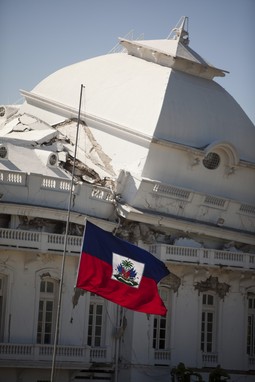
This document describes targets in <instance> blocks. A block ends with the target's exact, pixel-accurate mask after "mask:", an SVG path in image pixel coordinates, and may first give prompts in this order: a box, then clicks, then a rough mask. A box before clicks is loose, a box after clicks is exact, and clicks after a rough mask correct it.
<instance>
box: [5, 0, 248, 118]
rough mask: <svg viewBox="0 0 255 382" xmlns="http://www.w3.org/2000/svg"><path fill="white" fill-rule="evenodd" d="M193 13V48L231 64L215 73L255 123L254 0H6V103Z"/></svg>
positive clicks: (163, 31)
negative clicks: (130, 38)
mask: <svg viewBox="0 0 255 382" xmlns="http://www.w3.org/2000/svg"><path fill="white" fill-rule="evenodd" d="M182 16H188V17H189V34H190V47H191V48H192V49H194V50H195V51H196V52H197V53H199V54H200V55H201V56H202V57H203V58H205V59H206V60H207V61H209V62H210V63H211V64H213V65H214V66H217V67H219V68H221V69H225V70H228V71H229V72H230V74H227V76H226V77H224V78H219V79H216V81H217V82H219V83H220V84H221V85H222V86H223V87H224V88H225V89H226V90H227V91H228V92H229V93H230V94H231V95H232V96H233V97H234V98H235V99H236V101H237V102H238V103H239V104H240V106H241V107H242V108H243V109H244V111H245V112H246V114H247V115H248V116H249V118H250V119H251V120H252V121H253V123H255V70H254V67H255V48H254V47H255V0H127V1H125V0H0V39H1V51H0V104H12V103H20V102H22V98H21V96H20V94H19V89H23V90H27V91H30V90H32V89H33V88H34V86H35V85H36V84H38V83H39V82H40V81H41V80H42V79H43V78H45V77H47V76H48V75H50V74H51V73H53V72H55V71H56V70H58V69H61V68H62V67H64V66H67V65H70V64H73V63H76V62H78V61H82V60H86V59H88V58H92V57H95V56H99V55H103V54H106V53H108V52H109V51H110V50H111V49H112V48H113V47H114V46H115V45H116V43H117V42H118V37H124V36H125V35H126V34H127V33H128V32H129V31H131V30H134V37H138V36H139V35H141V34H144V39H160V38H166V37H167V36H168V34H169V33H170V31H171V30H172V28H174V27H175V25H176V24H177V23H178V21H179V20H180V18H181V17H182Z"/></svg>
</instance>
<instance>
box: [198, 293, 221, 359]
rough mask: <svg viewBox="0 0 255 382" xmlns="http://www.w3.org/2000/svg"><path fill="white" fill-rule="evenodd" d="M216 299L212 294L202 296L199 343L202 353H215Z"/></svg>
mask: <svg viewBox="0 0 255 382" xmlns="http://www.w3.org/2000/svg"><path fill="white" fill-rule="evenodd" d="M216 330H217V297H216V295H215V294H213V293H203V294H202V316H201V342H200V347H201V350H202V352H204V353H213V352H215V351H216Z"/></svg>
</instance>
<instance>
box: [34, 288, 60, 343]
mask: <svg viewBox="0 0 255 382" xmlns="http://www.w3.org/2000/svg"><path fill="white" fill-rule="evenodd" d="M56 301H57V285H56V281H51V280H43V281H41V283H40V298H39V311H38V323H37V343H38V344H52V343H53V338H54V332H55V317H56V306H57V304H56Z"/></svg>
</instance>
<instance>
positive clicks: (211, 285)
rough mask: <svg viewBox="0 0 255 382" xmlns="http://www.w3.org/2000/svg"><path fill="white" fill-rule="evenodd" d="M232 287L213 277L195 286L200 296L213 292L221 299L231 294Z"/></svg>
mask: <svg viewBox="0 0 255 382" xmlns="http://www.w3.org/2000/svg"><path fill="white" fill-rule="evenodd" d="M229 288H230V285H228V284H226V283H220V282H219V280H218V277H213V276H210V277H208V279H207V280H205V281H200V282H197V283H196V284H195V289H197V290H198V293H199V294H200V293H201V292H202V293H203V292H206V291H208V290H212V291H214V292H215V293H217V295H218V296H219V297H220V298H222V299H223V298H224V297H225V296H226V294H227V293H228V292H229Z"/></svg>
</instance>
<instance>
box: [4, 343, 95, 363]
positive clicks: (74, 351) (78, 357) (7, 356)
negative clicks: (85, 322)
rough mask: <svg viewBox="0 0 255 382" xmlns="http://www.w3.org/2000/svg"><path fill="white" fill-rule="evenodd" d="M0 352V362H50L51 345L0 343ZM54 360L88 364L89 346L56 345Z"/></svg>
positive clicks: (51, 354)
mask: <svg viewBox="0 0 255 382" xmlns="http://www.w3.org/2000/svg"><path fill="white" fill-rule="evenodd" d="M0 354H1V357H0V359H1V362H3V361H4V360H5V361H6V360H13V361H15V360H19V361H30V362H31V361H48V362H51V360H52V356H53V345H39V344H35V345H34V344H10V343H0ZM56 360H57V361H61V362H65V361H66V362H67V361H69V362H82V363H87V364H89V363H90V348H89V347H84V346H62V345H61V346H58V347H57V351H56Z"/></svg>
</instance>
